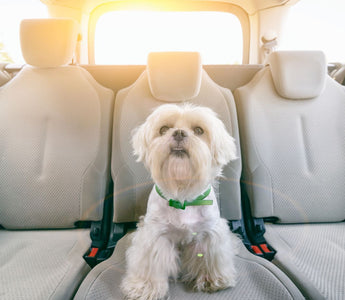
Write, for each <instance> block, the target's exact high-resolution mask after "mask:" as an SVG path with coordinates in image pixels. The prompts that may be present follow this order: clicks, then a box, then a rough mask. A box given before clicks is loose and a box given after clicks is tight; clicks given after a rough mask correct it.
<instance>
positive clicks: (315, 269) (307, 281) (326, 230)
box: [265, 223, 345, 299]
mask: <svg viewBox="0 0 345 300" xmlns="http://www.w3.org/2000/svg"><path fill="white" fill-rule="evenodd" d="M265 237H266V240H267V241H268V242H269V243H270V244H271V245H272V246H273V247H274V248H275V249H276V250H277V255H276V256H275V263H276V264H277V265H279V267H280V268H282V269H283V270H284V271H285V272H286V273H287V274H288V276H289V277H290V278H292V279H293V280H294V281H295V283H296V284H297V286H300V287H301V288H302V289H303V292H304V293H305V295H306V296H307V298H309V299H344V297H345V223H334V224H303V225H298V224H291V225H278V224H274V225H272V224H271V225H270V224H267V225H266V234H265Z"/></svg>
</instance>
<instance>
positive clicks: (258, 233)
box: [241, 182, 277, 261]
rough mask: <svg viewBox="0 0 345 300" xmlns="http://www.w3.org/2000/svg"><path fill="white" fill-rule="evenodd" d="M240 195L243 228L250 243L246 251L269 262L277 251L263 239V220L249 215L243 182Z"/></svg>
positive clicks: (248, 203)
mask: <svg viewBox="0 0 345 300" xmlns="http://www.w3.org/2000/svg"><path fill="white" fill-rule="evenodd" d="M241 195H242V209H243V215H244V222H245V228H246V232H247V234H248V238H249V242H250V246H249V248H248V247H247V249H248V250H249V251H250V252H251V253H253V254H255V255H257V256H260V257H263V258H265V259H267V260H269V261H271V260H273V258H274V256H275V255H276V253H277V251H276V250H275V249H274V248H273V247H272V246H271V245H269V244H268V243H267V241H266V239H265V237H264V234H265V232H266V229H265V224H264V219H263V218H253V216H252V214H251V208H250V202H249V197H248V195H247V192H246V190H245V186H244V183H243V182H241Z"/></svg>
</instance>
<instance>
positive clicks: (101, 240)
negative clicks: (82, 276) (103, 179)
mask: <svg viewBox="0 0 345 300" xmlns="http://www.w3.org/2000/svg"><path fill="white" fill-rule="evenodd" d="M113 190H114V183H113V181H112V180H110V183H109V189H108V193H107V196H106V198H105V199H104V203H103V217H102V220H101V221H94V222H91V230H90V238H91V246H90V248H89V249H88V251H86V253H85V254H84V256H83V258H84V259H85V261H86V262H87V264H88V265H89V266H90V267H91V268H93V267H94V266H96V265H97V264H98V263H100V262H102V261H104V260H106V259H107V258H109V257H110V256H111V254H112V252H113V250H114V248H109V247H108V242H109V236H110V231H111V228H112V222H113V220H112V218H113V206H114V205H113Z"/></svg>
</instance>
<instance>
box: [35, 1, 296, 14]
mask: <svg viewBox="0 0 345 300" xmlns="http://www.w3.org/2000/svg"><path fill="white" fill-rule="evenodd" d="M41 1H42V2H43V3H45V4H47V5H57V6H65V7H69V8H73V9H77V10H82V11H84V12H85V11H89V12H90V11H91V10H93V9H94V8H95V7H97V6H98V5H101V4H104V3H110V2H127V3H133V4H140V5H142V4H143V3H150V4H154V3H160V4H162V1H161V0H147V1H144V0H118V1H109V0H41ZM191 1H195V0H177V1H176V0H175V1H171V2H173V3H174V4H175V5H176V4H177V3H178V2H181V3H183V2H191ZM199 1H206V2H218V3H219V2H223V3H230V4H234V5H237V6H240V7H242V8H243V9H244V10H245V11H246V12H247V13H248V14H250V15H251V14H254V13H255V12H257V11H259V10H263V9H267V8H270V7H275V6H281V5H285V4H293V3H295V2H297V1H298V0H199ZM167 2H169V0H168V1H167V0H165V1H164V4H166V3H167Z"/></svg>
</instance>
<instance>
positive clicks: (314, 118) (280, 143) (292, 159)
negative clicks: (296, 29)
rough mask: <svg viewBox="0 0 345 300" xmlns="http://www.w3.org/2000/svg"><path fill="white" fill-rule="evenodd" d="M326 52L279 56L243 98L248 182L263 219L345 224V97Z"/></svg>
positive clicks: (240, 102) (238, 92) (238, 94)
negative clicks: (331, 72)
mask: <svg viewBox="0 0 345 300" xmlns="http://www.w3.org/2000/svg"><path fill="white" fill-rule="evenodd" d="M326 74H327V70H326V60H325V57H324V55H323V53H322V52H318V51H303V52H302V51H295V52H294V51H286V52H285V51H281V52H274V53H272V54H271V56H270V59H269V66H267V67H265V68H264V69H263V70H261V71H259V72H258V73H257V74H256V75H255V77H254V78H253V80H252V81H251V82H250V83H249V84H247V85H246V86H244V87H241V88H239V89H237V90H236V93H235V96H236V104H237V109H238V113H239V126H240V132H241V138H242V145H241V146H242V153H243V166H244V167H243V179H244V181H245V183H246V189H247V193H248V196H249V199H250V201H251V206H252V213H253V216H254V217H255V218H262V217H276V218H278V221H279V222H285V223H300V222H329V221H334V222H336V221H342V220H344V219H345V201H344V195H345V185H344V179H345V167H344V166H345V144H344V141H345V118H344V112H345V91H344V89H343V87H342V86H340V85H339V84H337V83H336V82H334V81H333V80H332V79H331V78H330V77H329V76H327V75H326Z"/></svg>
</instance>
